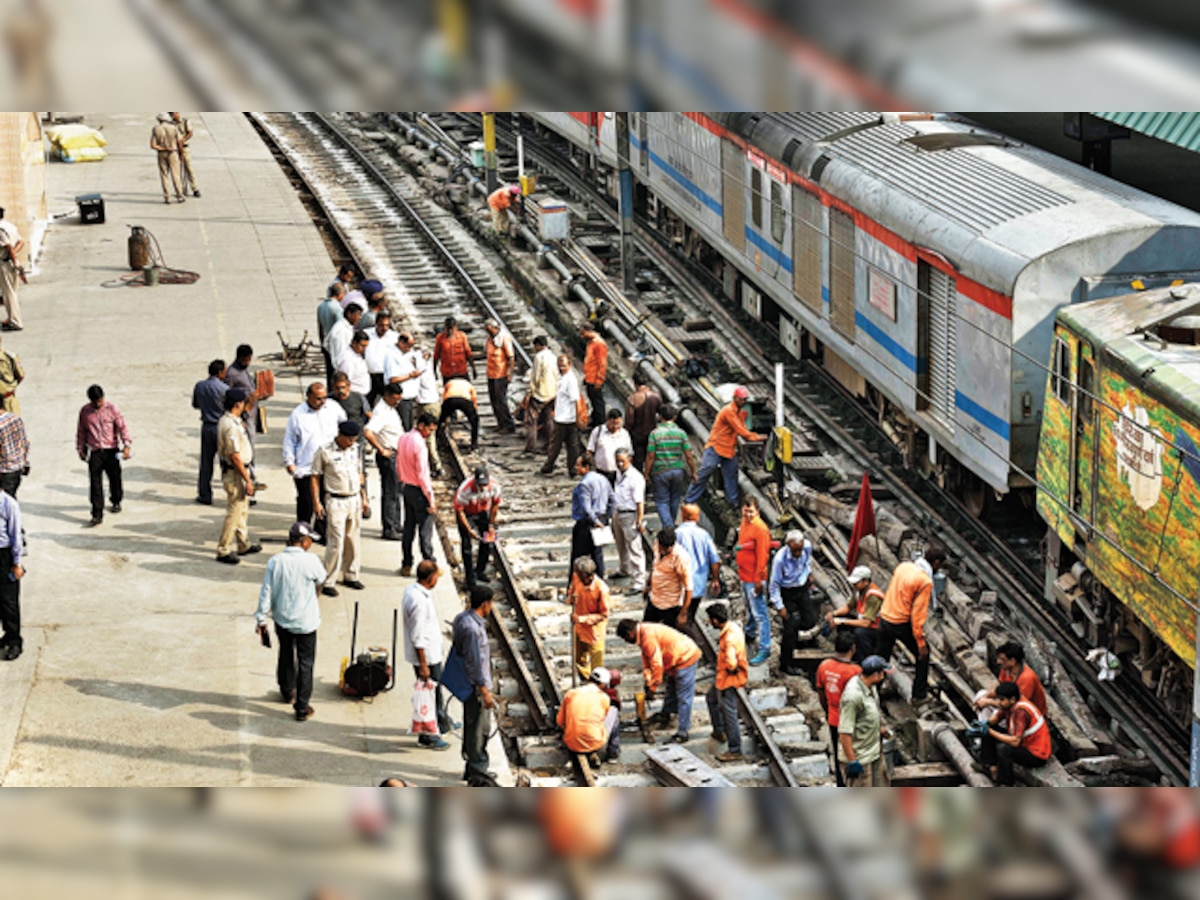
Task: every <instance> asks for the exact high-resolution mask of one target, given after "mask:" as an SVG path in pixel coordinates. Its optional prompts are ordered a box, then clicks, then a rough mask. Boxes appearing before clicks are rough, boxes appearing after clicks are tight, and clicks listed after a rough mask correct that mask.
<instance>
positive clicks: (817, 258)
mask: <svg viewBox="0 0 1200 900" xmlns="http://www.w3.org/2000/svg"><path fill="white" fill-rule="evenodd" d="M824 208H825V207H824V206H823V205H822V204H821V200H820V198H819V197H817V195H816V194H811V193H809V192H808V191H806V190H804V188H802V187H799V186H796V187H794V188H792V245H793V246H792V265H793V275H794V277H793V279H792V290H793V291H794V292H795V293H796V296H798V297H799V298H800V299H801V300H802V301H803V302H804V304H805V305H806V306H807V307H808V308H809V309H811V310H812V311H813V312H815V313H816V314H817V315H820V314H821V312H822V309H821V250H822V249H823V245H824V241H823V240H822V239H823V238H824V236H825V235H824V229H822V227H821V214H822V211H823V210H824Z"/></svg>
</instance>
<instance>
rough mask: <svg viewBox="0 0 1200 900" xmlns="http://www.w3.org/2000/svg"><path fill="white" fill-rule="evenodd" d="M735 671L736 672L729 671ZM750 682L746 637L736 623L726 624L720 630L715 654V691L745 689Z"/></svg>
mask: <svg viewBox="0 0 1200 900" xmlns="http://www.w3.org/2000/svg"><path fill="white" fill-rule="evenodd" d="M730 669H736V671H733V672H731V671H729V670H730ZM749 681H750V663H749V662H748V661H747V659H746V635H745V634H743V633H742V626H741V625H739V624H738V623H737V622H726V623H725V626H724V627H723V628H722V629H721V644H720V651H719V652H718V653H717V690H718V691H727V690H729V689H730V688H740V687H745V686H746V685H747V684H748V683H749Z"/></svg>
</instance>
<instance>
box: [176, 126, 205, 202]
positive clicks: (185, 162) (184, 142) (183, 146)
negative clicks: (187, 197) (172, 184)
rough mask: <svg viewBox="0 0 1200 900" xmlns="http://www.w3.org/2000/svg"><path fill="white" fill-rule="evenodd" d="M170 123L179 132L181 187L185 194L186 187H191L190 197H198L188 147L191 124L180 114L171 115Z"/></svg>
mask: <svg viewBox="0 0 1200 900" xmlns="http://www.w3.org/2000/svg"><path fill="white" fill-rule="evenodd" d="M171 121H172V122H174V123H175V130H176V131H178V132H179V162H180V163H181V164H182V167H183V176H184V177H183V187H184V192H185V193H186V192H187V186H188V185H189V184H190V185H191V186H192V196H193V197H199V196H200V182H199V181H197V180H196V170H195V169H193V168H192V148H191V147H189V146H188V145H189V144H190V143H191V142H192V123H191V122H190V121H188V120H187V119H185V118H184V117H183V114H182V113H177V112H173V113H171Z"/></svg>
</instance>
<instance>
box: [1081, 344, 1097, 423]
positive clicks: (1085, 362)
mask: <svg viewBox="0 0 1200 900" xmlns="http://www.w3.org/2000/svg"><path fill="white" fill-rule="evenodd" d="M1095 390H1096V368H1095V366H1093V365H1092V361H1091V360H1090V359H1086V358H1084V356H1083V355H1082V353H1081V354H1080V357H1079V419H1080V421H1081V422H1084V423H1087V424H1091V421H1092V396H1093V394H1094V393H1095Z"/></svg>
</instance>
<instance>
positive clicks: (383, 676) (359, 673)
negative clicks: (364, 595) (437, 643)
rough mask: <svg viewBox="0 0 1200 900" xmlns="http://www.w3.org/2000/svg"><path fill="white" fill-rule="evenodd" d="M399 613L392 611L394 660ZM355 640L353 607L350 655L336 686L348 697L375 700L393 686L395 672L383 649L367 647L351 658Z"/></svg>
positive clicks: (356, 610) (355, 626)
mask: <svg viewBox="0 0 1200 900" xmlns="http://www.w3.org/2000/svg"><path fill="white" fill-rule="evenodd" d="M397 621H398V613H397V611H396V610H394V609H393V610H392V659H393V660H394V659H395V657H396V629H397ZM357 640H358V603H355V604H354V625H353V627H352V628H351V630H350V655H349V656H348V657H344V658H343V659H342V672H341V677H340V678H339V680H338V686H339V687H340V688H341V690H342V693H343V694H345V695H346V696H347V697H357V698H360V699H363V698H367V697H374V696H375V695H376V694H378V693H380V692H382V691H390V690H391V689H392V688H393V687H395V686H396V678H395V672H394V671H393V669H392V666H391V665H390V664H389V662H388V651H387V648H386V647H368V648H367V649H366V651H365V652H364V653H360V654H358V656H355V655H354V647H355V644H356V642H357Z"/></svg>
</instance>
